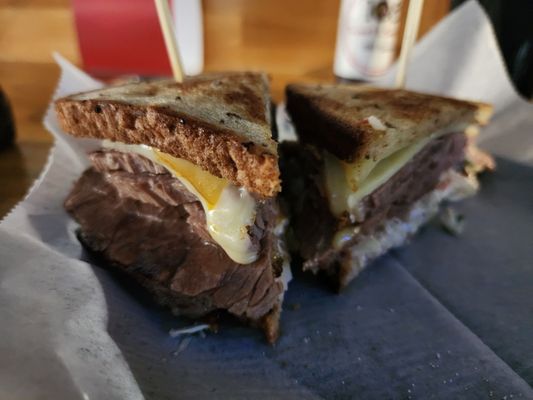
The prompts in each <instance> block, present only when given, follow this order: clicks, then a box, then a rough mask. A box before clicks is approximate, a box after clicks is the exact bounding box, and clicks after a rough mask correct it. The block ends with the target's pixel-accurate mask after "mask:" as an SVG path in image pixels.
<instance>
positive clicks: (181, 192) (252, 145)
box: [55, 72, 290, 342]
mask: <svg viewBox="0 0 533 400" xmlns="http://www.w3.org/2000/svg"><path fill="white" fill-rule="evenodd" d="M55 109H56V113H57V117H58V120H59V122H60V125H61V126H62V128H63V129H64V130H65V132H67V133H69V134H71V135H73V136H76V137H81V138H96V139H102V147H101V149H99V150H97V151H95V152H92V153H91V154H89V157H90V159H91V162H92V167H91V168H89V169H88V170H86V171H85V172H84V173H83V175H82V176H81V178H80V179H79V180H78V181H77V182H76V183H75V184H74V187H73V189H72V191H71V193H70V194H69V196H68V197H67V199H66V201H65V208H66V210H67V211H68V212H69V213H70V214H71V215H72V217H73V218H74V219H75V220H76V221H77V222H78V223H79V225H80V228H79V235H78V236H79V238H80V240H81V241H82V242H83V243H84V245H85V246H87V247H88V248H89V249H91V250H93V251H95V252H98V253H100V254H101V255H102V256H103V257H104V258H105V259H106V260H107V261H108V263H109V264H110V265H113V266H115V267H116V268H118V269H119V270H121V271H123V272H125V273H126V274H127V275H130V276H132V277H133V278H134V279H136V280H137V281H138V282H140V283H141V284H142V285H143V286H144V287H146V288H147V289H148V290H149V291H150V292H152V293H153V294H154V295H155V297H156V299H157V300H158V301H159V302H160V303H162V304H164V305H166V306H168V307H170V308H171V309H172V311H173V312H175V313H176V314H179V315H184V316H187V317H192V318H201V317H209V316H214V315H217V314H219V313H221V312H223V313H229V314H231V315H233V316H236V317H237V318H239V319H241V320H243V321H245V322H248V323H250V324H252V325H256V326H259V327H261V328H263V330H264V331H265V334H266V336H267V339H268V340H269V341H271V342H272V341H274V340H275V339H276V338H277V335H278V321H279V315H280V312H281V303H282V300H283V294H284V292H285V290H286V289H287V284H288V281H289V279H290V268H289V263H288V256H287V253H286V251H285V245H284V240H283V232H284V227H285V219H284V217H283V216H282V215H281V213H280V210H279V207H278V202H277V194H278V192H279V191H280V172H279V167H278V153H277V143H276V142H275V141H274V140H273V138H272V130H271V116H270V115H271V114H270V94H269V84H268V80H267V78H266V76H265V75H264V74H261V73H250V72H235V73H214V74H204V75H200V76H196V77H188V78H186V79H185V80H184V82H183V83H176V82H174V81H169V80H161V81H151V82H140V83H131V84H125V85H120V86H112V87H107V88H104V89H101V90H96V91H91V92H86V93H80V94H76V95H72V96H69V97H65V98H62V99H59V100H57V101H56V103H55Z"/></svg>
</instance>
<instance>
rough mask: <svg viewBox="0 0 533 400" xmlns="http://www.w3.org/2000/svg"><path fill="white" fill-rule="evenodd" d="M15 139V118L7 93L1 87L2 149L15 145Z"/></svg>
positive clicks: (0, 133)
mask: <svg viewBox="0 0 533 400" xmlns="http://www.w3.org/2000/svg"><path fill="white" fill-rule="evenodd" d="M14 140H15V120H14V118H13V113H12V112H11V106H10V104H9V101H8V99H7V95H6V94H5V93H4V91H3V90H2V88H1V87H0V150H3V149H6V148H8V147H10V146H12V145H13V142H14Z"/></svg>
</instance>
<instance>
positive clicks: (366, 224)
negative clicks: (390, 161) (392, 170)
mask: <svg viewBox="0 0 533 400" xmlns="http://www.w3.org/2000/svg"><path fill="white" fill-rule="evenodd" d="M465 145H466V137H465V135H464V134H463V133H452V134H448V135H445V136H443V137H440V138H437V139H434V140H432V141H431V142H430V143H428V144H427V145H426V146H425V147H424V148H423V149H422V150H421V151H420V152H419V153H418V154H417V155H416V156H415V157H414V158H413V159H412V160H411V161H409V162H408V163H407V164H406V165H405V166H403V167H402V168H401V169H400V170H399V171H398V172H397V173H396V174H395V175H393V177H392V178H391V179H389V180H388V181H387V182H385V183H384V184H383V185H381V186H380V187H379V188H378V189H376V190H375V191H374V192H373V193H371V194H370V195H368V196H367V197H365V198H364V199H363V200H362V203H363V210H364V212H363V215H362V218H360V221H358V222H357V223H356V224H355V225H358V226H359V227H360V232H361V233H363V234H370V233H372V232H374V231H376V230H378V229H379V228H380V227H381V226H382V225H383V223H384V222H385V221H386V220H388V219H391V218H402V217H404V216H405V215H406V214H407V212H408V211H409V209H410V207H411V205H412V204H413V203H414V202H415V201H417V200H418V199H420V198H421V197H422V196H424V195H425V194H426V193H429V192H430V191H432V190H433V189H434V188H435V187H436V186H437V184H438V182H439V177H440V176H441V174H442V173H443V172H444V171H446V170H448V169H450V168H453V167H455V166H458V165H460V164H461V163H462V161H463V159H464V148H465ZM280 148H281V154H282V157H281V159H282V162H281V168H282V179H283V182H284V184H283V192H282V195H283V197H284V198H285V199H286V200H287V201H286V202H287V203H288V206H289V210H290V218H291V228H292V234H293V236H294V237H295V239H296V243H297V247H298V251H299V253H300V255H301V256H302V258H303V259H304V260H305V263H304V268H306V269H307V268H310V269H315V268H320V269H324V270H329V271H330V272H331V271H332V269H334V268H335V267H336V266H335V264H336V261H337V260H338V258H339V257H340V255H341V253H342V251H343V249H336V248H334V247H333V244H332V240H333V237H334V235H335V233H336V232H338V231H339V230H340V229H342V228H346V227H348V226H350V225H352V222H350V219H349V217H348V215H346V216H341V217H336V216H334V215H333V214H332V213H331V211H330V208H329V202H328V199H327V195H326V193H325V189H324V185H323V178H322V171H323V159H322V157H321V154H320V152H318V151H317V150H316V149H315V148H314V147H311V146H301V145H299V144H296V143H287V142H286V143H282V144H281V146H280ZM356 241H357V236H355V237H354V238H353V239H352V241H348V242H346V244H345V245H344V248H348V247H349V246H350V245H352V244H353V243H355V242H356Z"/></svg>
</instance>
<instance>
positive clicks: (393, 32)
mask: <svg viewBox="0 0 533 400" xmlns="http://www.w3.org/2000/svg"><path fill="white" fill-rule="evenodd" d="M401 5H402V0H387V1H385V0H343V1H342V4H341V11H340V15H339V27H338V31H337V47H336V50H335V62H334V72H335V75H337V76H339V77H341V78H348V79H361V80H372V79H376V78H378V77H380V76H382V75H383V74H385V72H387V70H388V68H389V67H390V65H391V63H392V61H393V59H394V53H395V50H396V48H395V46H396V39H397V34H398V26H399V21H400V14H401Z"/></svg>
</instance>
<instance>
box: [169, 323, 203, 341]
mask: <svg viewBox="0 0 533 400" xmlns="http://www.w3.org/2000/svg"><path fill="white" fill-rule="evenodd" d="M206 329H209V325H207V324H201V325H193V326H189V327H187V328H180V329H171V330H170V331H169V332H168V334H169V336H170V337H173V338H176V337H179V336H182V335H192V334H194V333H198V332H203V331H205V330H206Z"/></svg>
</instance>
